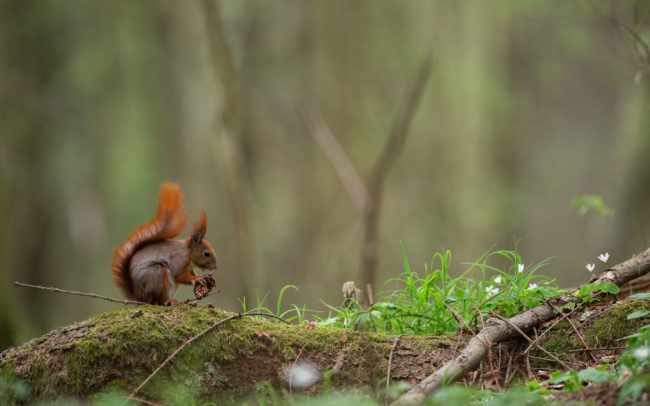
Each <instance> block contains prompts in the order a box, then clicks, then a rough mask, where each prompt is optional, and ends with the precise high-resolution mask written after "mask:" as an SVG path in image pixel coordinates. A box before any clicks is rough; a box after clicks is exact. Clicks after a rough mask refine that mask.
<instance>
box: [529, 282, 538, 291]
mask: <svg viewBox="0 0 650 406" xmlns="http://www.w3.org/2000/svg"><path fill="white" fill-rule="evenodd" d="M536 287H537V284H536V283H531V284H530V285H528V290H531V289H535V288H536Z"/></svg>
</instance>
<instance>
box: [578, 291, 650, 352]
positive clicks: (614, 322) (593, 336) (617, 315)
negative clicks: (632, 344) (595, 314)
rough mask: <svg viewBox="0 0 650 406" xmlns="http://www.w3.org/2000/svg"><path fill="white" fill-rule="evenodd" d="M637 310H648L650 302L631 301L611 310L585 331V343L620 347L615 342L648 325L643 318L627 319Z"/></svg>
mask: <svg viewBox="0 0 650 406" xmlns="http://www.w3.org/2000/svg"><path fill="white" fill-rule="evenodd" d="M637 310H650V302H646V301H633V302H627V303H623V304H621V305H620V306H616V307H614V308H612V309H611V310H610V311H609V312H608V313H607V314H606V315H605V316H603V317H600V318H598V320H596V321H595V322H594V323H593V325H592V326H591V327H590V328H588V329H586V330H585V332H584V335H585V338H586V340H587V343H589V345H592V346H595V345H598V346H609V345H620V344H616V343H617V340H619V339H621V338H623V337H625V336H628V335H630V334H634V333H636V332H637V331H638V330H639V328H640V327H642V326H644V325H646V324H647V323H648V321H647V319H643V318H640V319H633V320H628V319H627V316H628V314H630V313H632V312H634V311H637Z"/></svg>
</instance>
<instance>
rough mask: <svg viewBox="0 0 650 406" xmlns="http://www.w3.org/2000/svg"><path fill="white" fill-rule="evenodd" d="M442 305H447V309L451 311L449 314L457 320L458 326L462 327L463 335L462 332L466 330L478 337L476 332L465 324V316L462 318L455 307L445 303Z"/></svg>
mask: <svg viewBox="0 0 650 406" xmlns="http://www.w3.org/2000/svg"><path fill="white" fill-rule="evenodd" d="M442 304H443V305H445V307H446V308H447V310H449V313H451V315H452V316H454V319H456V322H457V323H458V325H459V326H460V330H461V333H462V330H463V329H466V330H467V331H469V332H470V333H472V334H473V335H476V333H475V332H474V330H472V329H471V328H470V327H469V326H468V325H467V323H465V320H464V319H463V316H461V315H460V313H458V312H457V311H456V309H454V308H453V307H451V306H449V305H448V304H447V303H445V302H442Z"/></svg>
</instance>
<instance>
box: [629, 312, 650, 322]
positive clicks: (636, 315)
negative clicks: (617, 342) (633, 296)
mask: <svg viewBox="0 0 650 406" xmlns="http://www.w3.org/2000/svg"><path fill="white" fill-rule="evenodd" d="M649 314H650V310H637V311H635V312H632V313H630V314H628V315H627V319H628V320H634V319H640V318H641V317H645V316H647V315H649Z"/></svg>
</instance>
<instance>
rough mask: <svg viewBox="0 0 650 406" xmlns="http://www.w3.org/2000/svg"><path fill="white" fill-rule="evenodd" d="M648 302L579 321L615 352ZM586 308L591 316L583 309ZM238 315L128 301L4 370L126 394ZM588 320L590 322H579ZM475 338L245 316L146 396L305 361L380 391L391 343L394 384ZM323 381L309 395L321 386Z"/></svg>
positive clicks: (179, 362) (279, 380) (163, 374)
mask: <svg viewBox="0 0 650 406" xmlns="http://www.w3.org/2000/svg"><path fill="white" fill-rule="evenodd" d="M640 309H648V310H650V302H649V301H634V302H622V303H614V304H607V305H604V304H602V303H601V304H599V305H598V306H597V307H594V308H592V309H591V310H589V309H584V310H581V311H579V312H575V314H574V315H573V316H572V319H573V324H574V325H576V326H579V328H580V332H581V334H582V335H583V336H584V337H585V338H586V340H587V343H588V344H589V346H590V347H598V348H599V350H598V351H599V352H597V353H596V355H597V356H599V357H600V356H603V355H610V354H614V353H615V352H616V351H617V350H615V349H612V350H609V351H608V350H603V348H607V347H610V348H620V346H621V344H622V343H621V342H619V341H617V340H616V339H617V338H620V337H624V336H625V335H628V334H631V333H633V332H635V331H636V330H637V329H638V328H639V326H640V325H641V324H640V323H642V320H640V319H634V320H627V317H626V316H627V314H629V313H632V312H633V311H635V310H640ZM587 311H589V312H591V313H589V314H587V316H585V314H586V313H585V312H587ZM231 315H232V314H230V313H226V312H223V311H215V310H213V309H208V308H200V307H191V306H188V305H181V306H178V307H172V308H170V307H162V306H139V307H130V308H125V309H123V310H120V311H115V312H110V313H105V314H102V315H99V316H97V317H94V318H91V319H89V320H86V321H83V322H80V323H77V324H75V325H73V326H69V327H65V328H61V329H58V330H55V331H52V332H50V333H48V334H46V335H44V336H42V337H39V338H36V339H33V340H31V341H29V342H26V343H24V344H21V345H19V346H17V347H14V348H10V349H7V350H5V351H4V352H3V353H2V354H0V369H2V370H3V373H5V374H6V373H7V372H9V373H11V374H12V375H14V376H16V377H18V378H20V379H22V380H24V381H26V382H27V383H29V385H30V387H31V389H32V394H31V399H32V400H38V399H52V398H60V397H74V398H81V399H85V398H88V397H91V396H93V395H94V394H96V393H100V392H105V391H107V390H112V389H117V390H120V391H122V393H123V394H124V395H127V394H128V393H129V392H131V391H132V390H133V389H134V388H136V387H137V386H138V385H139V384H140V383H142V382H143V381H144V380H145V378H146V377H147V376H149V374H151V372H152V371H153V370H155V369H156V367H158V366H159V365H160V364H161V363H162V362H163V360H165V358H166V357H168V356H169V355H170V354H171V353H173V352H174V351H175V350H176V349H178V348H179V347H180V346H181V345H182V344H183V343H184V342H185V341H186V340H188V339H189V338H191V337H193V336H195V335H196V334H198V333H200V332H201V331H203V330H204V329H206V328H207V327H209V326H211V325H212V324H214V323H215V321H217V320H220V319H224V318H226V317H228V316H231ZM585 317H588V318H589V319H588V320H587V321H584V320H583V322H582V324H581V322H580V319H581V318H582V319H585ZM549 326H550V324H549ZM542 330H543V327H542ZM546 336H547V338H546V340H545V341H544V342H542V345H543V346H544V347H545V348H547V349H548V350H549V351H551V352H553V353H554V354H557V355H558V357H559V358H561V359H562V360H564V361H567V362H572V361H577V360H581V359H584V360H587V359H588V355H589V352H581V349H584V345H582V343H581V340H579V339H578V338H577V335H576V334H575V332H574V331H573V327H571V325H570V324H569V323H568V322H566V321H563V322H560V323H557V324H555V325H554V326H553V329H552V331H550V332H548V334H546ZM470 338H471V336H465V335H461V336H445V337H439V336H414V335H403V336H400V337H399V340H397V345H396V346H395V348H394V349H393V345H394V344H395V341H396V339H397V337H395V336H390V335H386V334H381V333H372V332H357V331H351V330H345V329H340V328H330V327H317V326H315V327H309V326H305V325H301V326H296V325H285V324H281V323H276V322H269V321H265V320H259V319H256V318H253V317H242V318H238V319H234V320H229V321H227V322H225V323H223V324H221V325H219V326H218V327H217V328H216V329H215V330H213V331H211V332H210V333H208V334H206V335H205V336H203V337H201V338H200V339H198V340H197V341H195V342H193V343H191V344H190V345H188V346H187V347H185V348H183V350H182V351H181V352H180V353H179V354H178V355H177V356H176V357H175V358H174V359H173V360H172V361H171V362H170V363H169V364H168V365H166V366H165V367H164V368H163V369H162V370H161V371H160V373H159V374H157V375H156V376H155V378H154V379H153V380H152V381H150V382H149V383H147V384H146V385H145V386H144V387H143V388H142V390H141V391H140V393H141V394H142V396H145V397H147V398H150V399H156V400H163V401H165V404H167V403H169V402H168V401H167V400H169V392H170V391H172V392H173V391H177V390H178V388H179V387H182V388H183V390H185V391H186V392H187V393H190V394H191V396H192V397H196V396H198V397H199V398H202V399H211V400H215V399H221V400H229V399H230V400H232V399H240V398H241V397H242V396H244V397H246V396H250V395H251V394H254V393H255V391H256V389H257V385H258V384H259V383H260V382H268V383H269V384H270V385H271V386H273V387H274V388H276V390H280V391H281V390H283V389H284V388H286V384H287V383H286V382H285V381H284V380H283V372H284V371H285V370H286V368H289V367H291V366H292V365H294V364H295V363H296V362H297V361H309V362H310V363H312V364H313V365H315V366H316V367H318V368H319V369H320V370H321V371H323V372H324V373H325V379H324V380H325V381H327V382H328V383H329V385H331V386H332V387H337V388H376V387H377V384H378V383H380V382H382V381H383V382H385V379H386V374H387V367H388V359H389V355H391V350H392V357H391V374H390V375H391V381H392V382H396V381H405V382H409V383H411V384H416V383H418V382H420V381H421V380H422V379H424V378H425V377H426V376H427V375H429V374H431V373H432V372H433V371H435V370H437V369H439V368H440V367H441V366H442V365H444V364H445V363H446V362H448V361H449V360H451V359H453V358H454V357H456V356H458V354H459V353H460V352H461V350H462V349H463V348H464V347H465V345H466V344H467V342H468V341H469V339H470ZM513 343H516V344H517V345H516V346H513V345H512V344H513ZM519 343H521V340H518V339H515V340H514V341H513V342H508V343H503V346H504V347H506V351H504V354H505V355H504V357H505V359H506V360H507V359H508V358H509V357H514V358H518V359H519V360H520V362H522V361H523V359H524V357H520V356H519V355H520V354H517V352H516V351H521V349H522V348H523V347H525V345H519ZM574 350H575V351H574ZM618 351H620V350H618ZM499 353H501V351H499ZM537 355H542V354H537ZM529 361H531V364H532V368H533V369H534V370H537V369H538V368H556V367H557V365H548V362H546V363H545V361H543V360H539V359H531V360H529ZM495 362H499V361H495ZM505 363H507V362H505ZM505 363H503V364H504V365H505ZM491 368H493V366H491V367H488V366H487V365H486V366H485V368H484V369H485V370H486V371H488V370H490V369H491ZM521 372H522V374H523V373H524V372H525V371H524V370H523V368H522V370H521ZM473 380H474V378H472V381H473ZM322 382H323V380H321V381H320V382H319V383H318V384H316V385H314V386H313V387H311V388H309V389H308V390H309V393H317V392H318V391H320V390H321V388H322ZM170 388H176V389H170ZM172 403H173V402H172Z"/></svg>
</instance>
